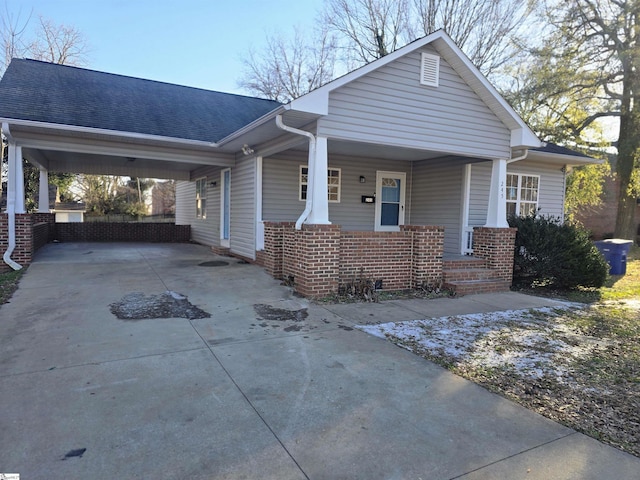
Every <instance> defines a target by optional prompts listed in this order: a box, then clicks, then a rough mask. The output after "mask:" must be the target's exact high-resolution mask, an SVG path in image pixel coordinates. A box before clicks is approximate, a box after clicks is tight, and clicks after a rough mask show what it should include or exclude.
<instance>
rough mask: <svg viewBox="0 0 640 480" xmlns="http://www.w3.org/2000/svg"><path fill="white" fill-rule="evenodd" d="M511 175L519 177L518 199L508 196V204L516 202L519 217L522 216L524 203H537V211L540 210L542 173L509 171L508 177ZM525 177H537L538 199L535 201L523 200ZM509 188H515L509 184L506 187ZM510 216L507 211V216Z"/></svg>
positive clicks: (506, 199)
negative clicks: (523, 181) (510, 198)
mask: <svg viewBox="0 0 640 480" xmlns="http://www.w3.org/2000/svg"><path fill="white" fill-rule="evenodd" d="M510 175H512V176H515V177H517V179H518V184H517V186H516V199H515V200H509V199H508V198H505V201H506V204H507V206H508V205H509V204H514V205H515V212H516V215H517V216H519V217H520V216H522V213H520V211H521V207H522V205H523V204H530V205H533V204H535V211H536V212H537V211H538V210H539V208H540V180H541V178H540V175H536V174H531V173H516V172H507V179H508V178H509V176H510ZM524 177H531V178H536V179H537V187H536V200H535V201H532V200H523V199H522V179H523V178H524ZM509 188H513V187H509V186H507V187H506V189H507V190H508V189H509ZM507 196H508V195H507ZM508 216H509V213H508V212H507V217H508Z"/></svg>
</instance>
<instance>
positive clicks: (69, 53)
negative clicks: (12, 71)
mask: <svg viewBox="0 0 640 480" xmlns="http://www.w3.org/2000/svg"><path fill="white" fill-rule="evenodd" d="M31 17H32V14H29V16H27V17H26V18H25V16H24V15H22V13H21V12H18V13H17V14H13V13H11V12H9V10H8V8H6V6H5V9H4V12H3V14H2V18H1V19H0V26H1V27H2V31H1V32H0V42H1V43H2V53H3V54H2V59H1V62H2V64H1V65H0V74H2V73H3V72H4V70H5V69H6V68H7V66H8V65H9V63H10V62H11V59H12V58H17V57H28V58H32V59H34V60H43V61H45V62H52V63H59V64H64V65H76V66H82V65H86V63H87V58H86V55H87V52H88V45H87V41H86V39H85V37H84V35H83V34H82V32H80V30H78V29H77V28H76V27H72V26H68V25H63V24H56V23H54V22H53V21H52V20H49V19H47V18H44V17H42V16H39V17H38V24H37V26H36V28H35V32H34V33H33V36H29V34H30V33H31V32H30V30H29V25H30V23H31Z"/></svg>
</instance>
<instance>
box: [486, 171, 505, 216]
mask: <svg viewBox="0 0 640 480" xmlns="http://www.w3.org/2000/svg"><path fill="white" fill-rule="evenodd" d="M506 185H507V161H506V160H505V159H502V158H497V159H494V160H493V165H492V166H491V187H490V189H489V205H488V208H487V223H486V224H485V227H489V228H509V223H507V198H506V194H505V192H506V188H507V187H506Z"/></svg>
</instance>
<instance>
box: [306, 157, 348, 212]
mask: <svg viewBox="0 0 640 480" xmlns="http://www.w3.org/2000/svg"><path fill="white" fill-rule="evenodd" d="M341 176H342V170H341V169H340V168H328V169H327V198H328V199H329V202H333V203H339V202H340V185H341ZM299 178H300V182H299V183H300V188H299V189H298V192H299V195H298V199H299V200H300V201H305V200H306V199H307V186H308V185H309V168H308V167H305V166H304V165H300V176H299Z"/></svg>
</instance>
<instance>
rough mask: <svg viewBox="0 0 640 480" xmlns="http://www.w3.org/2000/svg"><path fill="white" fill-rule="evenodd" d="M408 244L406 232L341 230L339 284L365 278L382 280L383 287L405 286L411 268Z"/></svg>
mask: <svg viewBox="0 0 640 480" xmlns="http://www.w3.org/2000/svg"><path fill="white" fill-rule="evenodd" d="M411 246H412V239H411V235H410V234H407V233H406V232H342V233H341V234H340V264H339V275H338V277H339V281H340V284H343V283H346V282H351V281H353V280H354V279H359V278H365V279H371V280H376V281H377V280H381V281H382V288H383V289H385V290H401V289H403V288H408V285H407V280H408V279H410V278H411V277H412V271H413V268H412V267H413V265H412V259H411Z"/></svg>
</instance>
